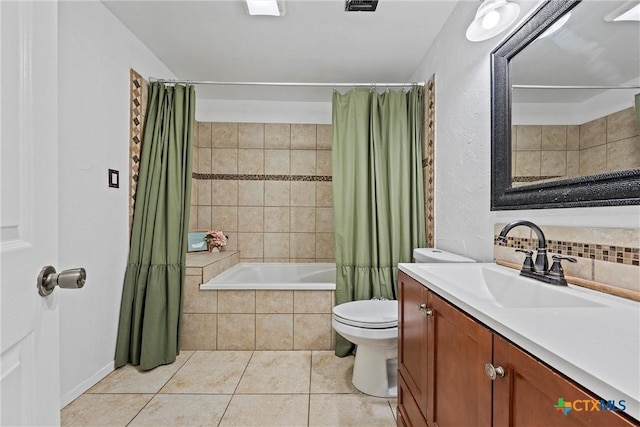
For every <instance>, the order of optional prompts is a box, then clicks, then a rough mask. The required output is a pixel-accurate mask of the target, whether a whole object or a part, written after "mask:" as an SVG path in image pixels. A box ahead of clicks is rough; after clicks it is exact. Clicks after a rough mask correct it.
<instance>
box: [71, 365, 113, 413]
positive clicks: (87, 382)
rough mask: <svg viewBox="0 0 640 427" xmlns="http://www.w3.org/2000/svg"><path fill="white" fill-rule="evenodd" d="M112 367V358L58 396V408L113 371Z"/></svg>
mask: <svg viewBox="0 0 640 427" xmlns="http://www.w3.org/2000/svg"><path fill="white" fill-rule="evenodd" d="M114 369H115V368H114V361H113V360H112V361H111V362H109V363H107V365H106V366H105V367H104V368H102V369H100V370H99V371H98V372H96V373H95V374H93V375H91V377H89V378H87V379H86V380H85V381H83V382H81V383H80V384H78V385H77V386H75V387H74V388H73V389H72V390H71V391H70V392H69V393H67V394H65V395H64V396H60V409H62V408H64V407H65V406H67V405H68V404H69V403H71V402H73V401H74V400H75V399H77V398H78V397H80V396H81V395H82V393H84V392H85V391H87V390H89V389H90V388H91V387H93V386H94V385H95V384H97V383H98V381H100V380H101V379H103V378H104V377H106V376H107V375H109V374H110V373H111V372H113V370H114Z"/></svg>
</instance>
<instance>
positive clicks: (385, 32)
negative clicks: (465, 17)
mask: <svg viewBox="0 0 640 427" xmlns="http://www.w3.org/2000/svg"><path fill="white" fill-rule="evenodd" d="M102 2H103V3H104V4H105V6H106V7H107V8H108V9H109V10H110V11H111V12H112V13H113V14H114V15H115V16H116V17H117V18H118V19H119V20H120V21H122V22H123V23H124V24H125V25H126V26H127V27H128V28H129V29H130V30H131V31H132V32H133V33H134V34H135V35H136V36H137V37H138V38H139V39H140V40H141V41H142V42H143V43H144V44H145V45H146V46H147V47H148V48H149V49H150V50H151V51H152V52H153V53H154V54H155V55H156V56H157V57H158V58H159V59H160V60H161V61H162V62H163V63H164V64H166V65H167V67H169V69H171V71H173V73H174V74H175V75H176V76H178V77H179V78H180V79H188V80H208V81H211V80H215V81H251V82H256V81H259V82H325V83H337V82H342V83H352V82H377V83H380V82H406V81H407V79H409V78H411V75H412V74H413V73H414V71H415V70H416V68H417V67H418V65H419V64H420V61H421V60H422V58H423V57H424V55H425V54H426V53H427V50H428V49H429V47H430V46H431V44H432V43H433V41H434V39H435V38H436V36H437V34H438V32H439V31H440V29H441V28H442V26H443V25H444V24H445V22H446V21H447V19H448V17H449V16H450V14H451V13H452V11H453V9H454V8H455V6H456V4H457V3H458V1H457V0H408V1H406V0H380V2H379V3H378V10H377V11H376V12H373V13H372V12H345V11H344V6H345V2H344V0H322V1H317V0H286V15H285V16H284V17H270V16H249V15H248V14H247V13H246V9H245V5H244V2H243V1H241V0H209V1H167V0H163V1H140V0H137V1H129V0H114V1H109V0H103V1H102ZM478 4H479V2H478ZM473 7H475V2H474V6H473ZM147 77H148V76H147ZM153 77H157V78H163V77H164V78H166V77H167V76H153ZM197 92H198V98H200V99H236V100H238V99H240V100H242V99H254V100H287V101H330V96H331V90H328V89H327V88H324V89H318V88H308V89H301V88H295V89H293V88H256V87H239V86H225V87H221V86H204V85H201V86H198V88H197Z"/></svg>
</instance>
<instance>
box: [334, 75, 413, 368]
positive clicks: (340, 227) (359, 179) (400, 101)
mask: <svg viewBox="0 0 640 427" xmlns="http://www.w3.org/2000/svg"><path fill="white" fill-rule="evenodd" d="M423 94H424V88H423V87H419V86H418V87H414V88H412V89H411V90H409V91H408V92H402V91H398V92H394V91H386V92H384V93H382V94H379V93H377V92H376V91H370V90H369V89H354V90H351V91H349V92H347V93H346V94H344V95H342V94H340V93H338V92H334V94H333V147H332V163H333V204H334V223H335V230H334V231H335V254H336V268H337V272H336V276H337V277H336V304H341V303H344V302H348V301H353V300H362V299H370V298H372V297H384V298H388V299H397V274H398V268H397V266H398V263H399V262H411V259H412V251H413V248H415V247H422V246H424V244H425V218H424V192H423V191H424V190H423V187H424V184H423V178H422V142H421V135H422V117H423ZM336 340H337V341H336V351H335V352H336V355H338V356H345V355H347V354H349V353H350V352H351V350H352V344H351V343H350V342H348V341H347V340H345V339H344V338H342V337H340V336H339V335H336Z"/></svg>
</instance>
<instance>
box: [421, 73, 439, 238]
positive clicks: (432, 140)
mask: <svg viewBox="0 0 640 427" xmlns="http://www.w3.org/2000/svg"><path fill="white" fill-rule="evenodd" d="M426 89H427V96H426V97H425V106H424V110H425V115H426V134H423V136H422V137H423V138H426V153H423V156H424V159H423V160H422V167H423V170H422V173H423V174H425V177H424V178H425V180H424V181H425V189H424V191H425V198H424V202H425V221H426V237H427V241H426V244H427V246H428V247H433V246H434V244H435V241H434V222H435V218H434V199H433V196H434V194H435V179H434V162H435V144H436V75H435V74H434V75H432V76H431V78H430V79H429V81H428V82H427V86H426Z"/></svg>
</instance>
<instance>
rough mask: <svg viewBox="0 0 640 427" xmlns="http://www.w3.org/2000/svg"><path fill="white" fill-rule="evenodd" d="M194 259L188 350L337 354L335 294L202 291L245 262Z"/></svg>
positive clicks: (234, 255)
mask: <svg viewBox="0 0 640 427" xmlns="http://www.w3.org/2000/svg"><path fill="white" fill-rule="evenodd" d="M193 255H194V254H189V255H188V256H187V259H188V261H187V264H188V267H187V277H186V281H185V289H184V292H183V294H184V296H183V309H182V329H181V335H180V347H181V349H182V350H332V349H333V342H334V335H333V328H332V327H331V309H332V307H333V305H334V298H335V296H334V294H335V292H334V291H327V290H314V291H306V290H282V291H280V290H277V291H270V290H264V291H259V290H242V291H232V290H229V291H220V290H218V291H216V290H200V284H201V283H205V282H206V281H208V280H209V279H211V278H213V277H215V276H217V275H218V274H220V273H221V272H222V271H224V270H226V269H227V268H229V267H231V266H232V265H235V264H237V263H238V261H239V259H240V256H239V253H238V252H237V251H223V252H219V253H214V254H209V253H208V252H207V253H205V254H202V255H200V254H197V255H195V256H193ZM190 257H191V261H189V258H190Z"/></svg>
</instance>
